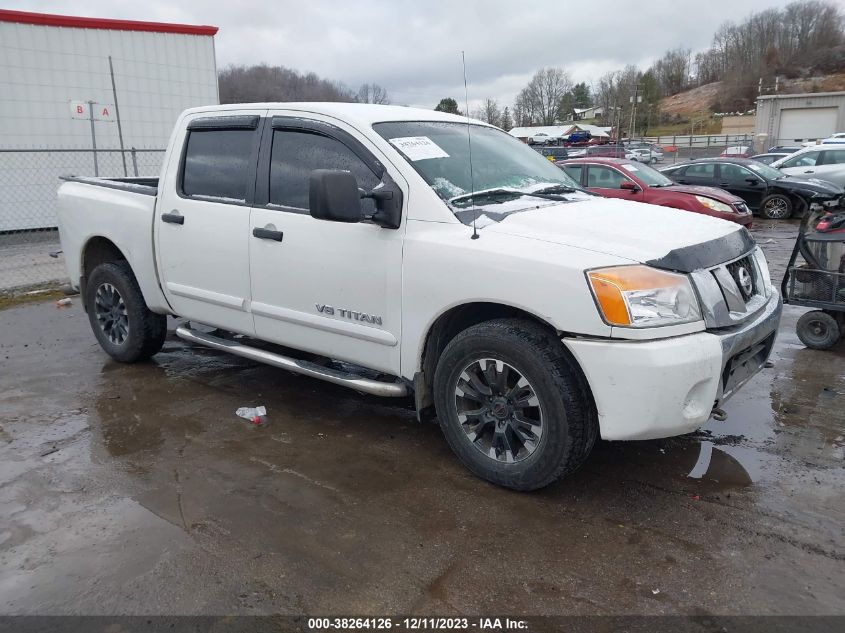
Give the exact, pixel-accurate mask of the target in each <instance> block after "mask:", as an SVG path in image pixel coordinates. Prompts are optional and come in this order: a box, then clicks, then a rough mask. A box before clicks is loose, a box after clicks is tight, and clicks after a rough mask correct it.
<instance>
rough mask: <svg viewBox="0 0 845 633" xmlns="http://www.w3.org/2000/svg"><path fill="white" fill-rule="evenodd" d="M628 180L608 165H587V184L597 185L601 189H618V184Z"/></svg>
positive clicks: (590, 185)
mask: <svg viewBox="0 0 845 633" xmlns="http://www.w3.org/2000/svg"><path fill="white" fill-rule="evenodd" d="M626 180H628V179H627V178H625V176H623V175H622V174H620V173H619V172H618V171H616V170H615V169H611V168H610V167H598V166H596V165H590V166H589V167H587V186H588V187H599V188H601V189H619V187H620V185H621V184H622V183H623V182H625V181H626Z"/></svg>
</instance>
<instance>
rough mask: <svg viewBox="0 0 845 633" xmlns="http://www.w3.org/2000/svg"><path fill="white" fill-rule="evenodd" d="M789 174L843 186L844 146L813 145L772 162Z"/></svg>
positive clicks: (844, 174) (844, 175)
mask: <svg viewBox="0 0 845 633" xmlns="http://www.w3.org/2000/svg"><path fill="white" fill-rule="evenodd" d="M772 167H774V168H775V169H779V170H780V171H782V172H783V173H785V174H789V175H790V176H801V177H803V178H819V179H821V180H827V181H829V182H832V183H834V184H836V185H839V186H840V187H845V147H837V146H836V145H813V146H812V147H807V148H805V149H802V150H801V151H800V152H795V153H794V154H790V155H789V156H786V157H784V158H781V159H780V160H777V161H775V162H774V163H772Z"/></svg>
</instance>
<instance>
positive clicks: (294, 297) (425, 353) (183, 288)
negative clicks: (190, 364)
mask: <svg viewBox="0 0 845 633" xmlns="http://www.w3.org/2000/svg"><path fill="white" fill-rule="evenodd" d="M470 155H471V157H472V158H471V160H470ZM65 180H66V181H67V182H65V183H63V184H62V185H61V187H60V189H59V223H60V225H59V228H60V233H61V240H62V246H63V249H64V253H65V259H66V262H67V268H68V273H69V275H70V278H71V279H72V280H73V284H74V285H76V286H78V288H79V290H80V293H81V295H82V300H83V304H84V306H85V308H86V310H87V313H88V316H89V319H90V322H91V327H92V329H93V331H94V334H95V335H96V337H97V339H98V340H99V342H100V344H101V345H102V347H103V348H104V349H105V351H106V352H107V353H108V354H110V355H111V356H112V357H114V358H115V359H116V360H118V361H122V362H135V361H139V360H142V359H145V358H148V357H150V356H152V355H153V354H155V353H156V352H157V351H159V349H161V347H162V345H163V343H164V339H165V333H166V315H174V316H179V317H181V318H182V319H184V321H183V322H182V324H181V325H179V326H178V328H177V330H176V335H177V336H179V337H181V338H183V339H185V340H188V341H192V342H194V343H197V344H201V345H206V346H210V347H212V348H216V349H219V350H224V351H227V352H230V353H233V354H237V355H240V356H243V357H246V358H250V359H253V360H256V361H259V362H263V363H268V364H271V365H275V366H278V367H281V368H284V369H287V370H290V371H293V372H298V373H301V374H306V375H308V376H312V377H316V378H321V379H324V380H328V381H330V382H333V383H336V384H340V385H345V386H348V387H351V388H352V389H355V390H357V391H359V392H366V393H371V394H378V395H381V396H398V397H402V396H409V395H411V394H413V396H414V399H415V405H416V408H417V411H418V413H419V415H420V417H421V418H425V417H430V416H432V415H436V417H437V419H438V420H439V423H440V425H441V427H442V429H443V432H444V434H445V436H446V439H447V441H448V443H449V445H450V446H451V447H452V449H453V450H454V452H455V453H456V454H457V456H458V457H459V458H460V460H461V461H462V462H463V463H464V464H465V465H466V466H467V467H468V468H469V469H470V470H471V471H472V472H474V473H476V474H477V475H479V476H481V477H483V478H485V479H487V480H489V481H491V482H494V483H496V484H499V485H502V486H507V487H510V488H514V489H519V490H530V489H535V488H539V487H541V486H545V485H547V484H549V483H551V482H552V481H554V480H556V479H557V478H559V477H561V476H562V475H564V474H566V473H568V472H571V471H572V470H573V469H575V468H576V467H578V466H579V465H580V464H581V463H582V462H583V461H584V459H585V458H586V457H587V455H588V454H589V452H590V449H591V448H592V446H593V443H594V441H595V440H596V438H597V437H599V436H600V437H602V438H605V439H609V440H636V439H646V438H658V437H666V436H672V435H678V434H682V433H688V432H691V431H693V430H695V429H696V428H697V427H699V426H700V425H701V424H702V423H704V422H705V421H707V420H708V418H710V416H711V415H712V414H715V415H716V416H717V417H719V416H721V415H722V411H721V409H720V408H719V407H720V406H721V404H722V403H723V402H724V401H725V400H726V399H727V398H728V397H730V396H731V395H732V394H733V393H734V392H735V391H736V390H737V389H738V388H739V387H740V386H741V385H743V384H744V383H745V382H746V381H747V380H748V379H749V378H751V377H752V376H753V375H754V374H755V373H756V372H758V371H759V370H760V368H761V367H762V366H763V365H764V363H765V362H766V360H767V358H768V356H769V353H770V351H771V349H772V345H773V343H774V338H775V333H776V330H777V326H778V321H779V318H780V313H781V299H780V296H779V295H778V293H777V291H776V290H775V289H774V288H773V287H772V284H771V282H770V280H769V273H768V268H767V264H766V260H765V258H764V256H763V253H762V252H761V251H760V249H759V248H758V247H757V246H756V245H755V243H754V240H753V238H752V237H751V235H750V234H749V233H748V232H747V231H746V230H745V229H743V228H741V227H739V226H738V225H737V224H733V223H730V222H724V221H722V220H718V219H714V218H709V217H706V216H703V215H698V214H694V213H686V212H683V211H676V210H674V209H668V208H664V207H654V206H650V205H644V204H640V203H633V202H629V201H623V200H614V199H604V198H600V197H597V196H594V195H592V194H590V193H588V192H586V191H584V190H582V189H580V188H579V187H578V185H577V184H576V183H575V182H573V181H572V180H570V179H569V177H568V176H566V174H565V173H564V172H563V171H562V170H560V169H558V168H557V167H555V166H554V165H553V164H552V163H550V162H549V161H547V160H546V159H545V158H543V157H542V156H540V155H539V154H538V153H537V152H535V151H533V150H532V149H530V148H529V147H528V146H527V145H525V144H523V143H520V142H519V141H517V140H516V139H514V138H512V137H510V136H509V135H508V134H506V133H504V132H502V131H501V130H499V129H497V128H495V127H492V126H489V125H485V124H482V123H479V122H468V121H467V120H466V119H463V118H460V117H457V116H454V115H450V114H445V113H439V112H433V111H429V110H418V109H412V108H404V107H391V106H379V105H359V104H336V103H300V104H296V103H285V104H272V103H268V104H248V105H246V104H245V105H227V106H209V107H204V108H195V109H191V110H188V111H186V112H184V113H183V114H182V116H181V117H180V119H179V121H178V123H177V124H176V128H175V130H174V132H173V135H172V137H171V139H170V144H169V148H168V151H167V154H166V156H165V158H164V164H163V166H162V170H161V176H160V178H158V179H143V178H142V179H125V178H123V179H120V178H116V179H107V178H75V177H67V178H65ZM201 326H207V327H201ZM221 331H222V332H225V333H235V334H240V335H242V336H237V337H236V336H234V335H228V334H221ZM245 337H246V338H245ZM253 341H255V342H253ZM268 344H270V345H268ZM276 346H278V347H276Z"/></svg>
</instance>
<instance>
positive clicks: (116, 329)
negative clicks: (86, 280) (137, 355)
mask: <svg viewBox="0 0 845 633" xmlns="http://www.w3.org/2000/svg"><path fill="white" fill-rule="evenodd" d="M94 315H95V316H96V317H97V323H98V324H99V325H100V329H101V330H102V331H103V334H105V335H106V337H107V338H108V340H109V341H110V342H111V343H113V344H115V345H122V344H123V343H124V342H125V341H126V338H127V337H128V336H129V313H128V312H127V310H126V303H124V301H123V297H121V296H120V293H119V292H118V291H117V288H115V287H114V286H113V285H112V284H110V283H104V284H100V286H99V288H97V293H96V295H94Z"/></svg>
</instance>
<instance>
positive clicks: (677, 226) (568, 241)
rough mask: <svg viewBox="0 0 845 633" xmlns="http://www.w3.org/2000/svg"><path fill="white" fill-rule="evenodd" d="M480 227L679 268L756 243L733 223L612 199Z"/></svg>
mask: <svg viewBox="0 0 845 633" xmlns="http://www.w3.org/2000/svg"><path fill="white" fill-rule="evenodd" d="M483 230H484V231H493V232H496V233H502V234H507V235H514V236H519V237H523V238H529V239H535V240H540V241H544V242H552V243H555V244H560V245H562V246H569V247H573V248H579V249H585V250H590V251H595V252H599V253H605V254H607V255H612V256H614V257H622V258H625V259H629V260H631V261H634V262H640V263H648V264H651V265H655V266H659V267H661V268H671V269H673V270H681V271H683V272H691V271H693V270H696V269H698V268H705V267H709V266H715V265H717V264H720V263H722V262H725V261H729V260H730V259H733V258H735V257H739V256H740V255H742V254H744V253H746V252H748V251H749V250H750V249H751V248H753V246H754V239H753V238H752V237H751V235H750V234H749V233H748V231H746V230H745V229H744V228H742V227H740V226H739V225H737V224H735V223H733V222H727V221H725V220H720V219H718V218H713V217H709V216H706V215H701V214H698V213H689V212H688V211H680V210H678V209H670V208H668V207H660V206H656V205H651V204H643V203H641V202H631V201H628V200H617V199H613V198H590V199H588V200H581V201H578V202H568V203H560V204H552V205H548V206H542V207H539V208H533V209H530V210H526V211H523V212H519V213H511V214H510V215H507V216H506V217H504V218H503V219H502V220H501V221H499V222H495V223H493V224H490V225H488V226H486V227H485V228H484V229H483Z"/></svg>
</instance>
